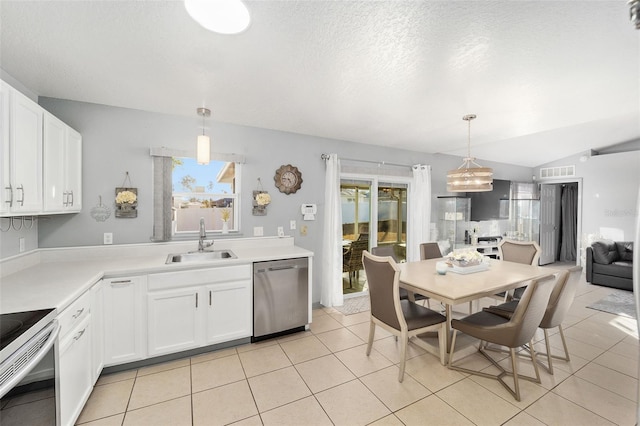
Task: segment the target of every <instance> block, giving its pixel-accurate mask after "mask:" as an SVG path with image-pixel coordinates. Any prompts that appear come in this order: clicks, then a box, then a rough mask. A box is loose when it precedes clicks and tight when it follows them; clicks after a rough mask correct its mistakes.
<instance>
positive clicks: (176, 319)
mask: <svg viewBox="0 0 640 426" xmlns="http://www.w3.org/2000/svg"><path fill="white" fill-rule="evenodd" d="M147 298H148V299H147V302H148V307H149V323H148V329H149V355H162V354H167V353H173V352H178V351H182V350H185V349H191V348H195V347H198V346H200V345H201V342H202V338H201V336H202V331H201V330H202V320H201V318H200V316H201V314H200V312H203V310H202V300H201V299H202V296H201V295H200V292H199V288H198V287H188V288H181V289H175V290H165V291H157V292H150V293H149V295H148V296H147Z"/></svg>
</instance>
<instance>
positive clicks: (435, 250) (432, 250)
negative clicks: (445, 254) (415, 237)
mask: <svg viewBox="0 0 640 426" xmlns="http://www.w3.org/2000/svg"><path fill="white" fill-rule="evenodd" d="M440 257H442V252H441V251H440V246H438V243H422V244H420V260H426V259H438V258H440Z"/></svg>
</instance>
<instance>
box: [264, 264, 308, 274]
mask: <svg viewBox="0 0 640 426" xmlns="http://www.w3.org/2000/svg"><path fill="white" fill-rule="evenodd" d="M289 269H300V265H286V266H270V267H268V268H262V269H256V271H255V273H263V272H267V271H269V272H272V271H287V270H289Z"/></svg>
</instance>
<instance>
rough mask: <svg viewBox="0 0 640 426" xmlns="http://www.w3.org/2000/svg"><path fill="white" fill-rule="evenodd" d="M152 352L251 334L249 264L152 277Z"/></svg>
mask: <svg viewBox="0 0 640 426" xmlns="http://www.w3.org/2000/svg"><path fill="white" fill-rule="evenodd" d="M148 280H149V281H148V287H149V288H148V291H149V293H148V296H147V302H148V310H149V319H148V339H149V341H148V344H149V347H148V350H149V355H150V356H155V355H163V354H168V353H172V352H177V351H180V350H187V349H193V348H197V347H200V346H206V345H211V344H215V343H221V342H225V341H230V340H235V339H241V338H245V337H250V336H251V335H252V307H253V301H252V296H253V292H252V281H251V266H250V265H237V266H227V267H219V268H210V269H200V270H192V271H180V272H168V273H162V274H153V275H149V278H148Z"/></svg>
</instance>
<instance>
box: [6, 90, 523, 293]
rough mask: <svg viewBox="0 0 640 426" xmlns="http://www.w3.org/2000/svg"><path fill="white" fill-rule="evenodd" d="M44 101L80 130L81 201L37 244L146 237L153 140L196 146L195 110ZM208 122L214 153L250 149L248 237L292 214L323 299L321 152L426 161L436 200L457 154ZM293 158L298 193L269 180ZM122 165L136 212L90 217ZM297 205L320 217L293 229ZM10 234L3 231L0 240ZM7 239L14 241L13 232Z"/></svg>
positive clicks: (43, 229)
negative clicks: (255, 195)
mask: <svg viewBox="0 0 640 426" xmlns="http://www.w3.org/2000/svg"><path fill="white" fill-rule="evenodd" d="M40 104H41V105H42V106H43V107H44V108H45V109H47V110H48V111H50V112H51V113H52V114H54V115H55V116H57V117H59V118H60V119H61V120H63V121H64V122H66V123H67V124H69V125H70V126H71V127H73V128H74V129H76V130H78V131H79V132H80V133H81V134H82V137H83V173H82V174H83V204H84V205H83V210H82V212H81V213H79V214H70V215H57V216H56V215H54V216H50V217H49V218H48V219H47V220H41V221H40V222H39V224H38V231H37V232H38V246H39V247H66V246H85V245H98V244H102V239H103V233H105V232H112V233H113V242H114V244H127V243H144V242H149V238H150V236H151V232H152V198H151V194H152V179H151V176H152V173H151V171H152V170H151V168H152V161H151V157H150V156H149V148H150V147H161V146H164V147H167V148H173V149H180V150H186V149H188V150H191V151H192V152H195V139H196V136H197V135H198V134H199V133H200V132H201V125H202V122H201V119H199V117H197V115H196V114H195V111H194V117H192V118H191V117H178V116H167V115H162V114H155V113H150V112H144V111H138V110H131V109H124V108H116V107H109V106H104V105H96V104H88V103H82V102H73V101H66V100H60V99H52V98H40ZM213 118H214V119H215V110H214V111H213ZM207 126H209V128H208V129H207V134H208V135H209V136H211V139H212V144H213V150H214V151H215V152H223V153H236V154H242V155H245V156H246V163H245V164H244V165H243V166H242V176H241V192H242V198H241V227H242V229H243V232H244V235H245V236H251V235H252V232H253V227H254V226H263V227H264V234H265V235H276V234H277V227H278V226H284V227H285V230H287V231H286V233H287V234H289V233H291V232H294V231H288V229H289V220H291V219H295V220H297V221H298V230H297V231H295V232H298V233H296V234H295V240H296V245H298V246H300V247H304V248H306V249H309V250H312V251H313V252H314V253H315V256H316V257H315V259H316V260H315V264H316V266H317V267H316V269H315V274H314V281H315V285H314V292H313V300H314V302H315V301H318V300H319V299H320V268H319V265H321V243H322V232H323V223H324V220H323V219H324V217H323V200H324V170H325V165H324V161H322V160H321V159H320V155H321V154H322V153H333V152H334V153H338V155H339V156H340V157H343V158H358V159H363V160H372V161H386V162H392V163H400V164H416V163H423V164H431V165H432V181H433V182H432V183H433V190H432V192H433V197H434V198H435V196H437V195H444V194H446V190H445V187H446V177H445V175H446V171H447V170H448V169H451V168H456V167H458V166H459V165H460V163H461V159H460V158H459V157H452V156H444V155H429V154H424V153H418V152H412V151H403V150H397V149H388V148H385V147H379V146H372V145H363V144H356V143H351V142H344V141H338V140H329V139H323V138H318V137H312V136H305V135H299V134H293V133H286V132H279V131H272V130H267V129H259V128H252V127H245V126H238V125H231V124H225V123H217V122H215V121H214V120H213V119H209V120H207ZM480 162H481V163H482V164H483V165H487V166H489V167H493V168H494V169H495V177H496V178H498V179H513V180H522V181H526V180H530V179H531V176H532V169H531V168H527V167H518V166H510V165H504V164H498V163H492V162H490V161H484V160H480ZM289 163H290V164H293V165H294V166H297V167H298V168H299V169H300V170H301V172H302V177H303V180H304V182H303V184H302V188H301V189H300V190H299V191H298V192H297V193H295V194H292V195H284V194H282V193H280V192H279V191H278V189H277V188H276V187H275V186H274V183H273V175H274V173H275V170H276V169H277V168H278V167H279V166H280V165H282V164H289ZM127 171H128V172H129V174H130V176H131V181H132V184H133V186H134V187H137V188H138V197H139V201H138V206H139V207H138V217H137V218H136V219H120V218H118V219H116V218H115V217H114V216H113V215H112V216H111V217H110V218H109V219H108V220H107V221H106V222H96V221H94V220H93V219H92V218H91V216H90V211H91V208H92V207H94V206H95V205H96V204H97V203H98V196H102V200H103V203H105V204H108V205H110V207H112V208H113V204H112V203H113V197H114V191H115V188H116V187H118V186H121V185H122V183H123V180H124V177H125V173H126V172H127ZM258 177H260V178H261V179H262V182H263V185H264V189H265V190H267V191H269V193H270V194H271V196H272V202H271V204H270V205H269V207H268V214H267V215H266V216H253V215H251V191H252V190H253V189H256V187H257V178H258ZM303 203H315V204H317V205H318V215H317V219H316V221H314V222H304V224H306V225H308V235H307V236H301V235H300V234H299V229H300V225H302V224H303V223H302V216H301V214H300V205H301V204H303ZM434 210H435V203H434ZM434 214H435V213H434ZM6 236H7V235H6V234H3V235H2V237H3V240H4V239H5V237H6ZM8 238H9V239H11V240H13V239H15V238H14V236H13V235H12V234H9V235H8ZM221 238H222V237H221ZM0 246H1V247H2V250H0V253H2V256H3V257H7V256H10V255H13V254H16V253H17V249H16V251H15V252H14V250H13V248H12V246H11V247H10V246H9V245H7V246H6V248H5V243H4V242H2V243H0ZM32 248H34V247H28V249H32Z"/></svg>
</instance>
